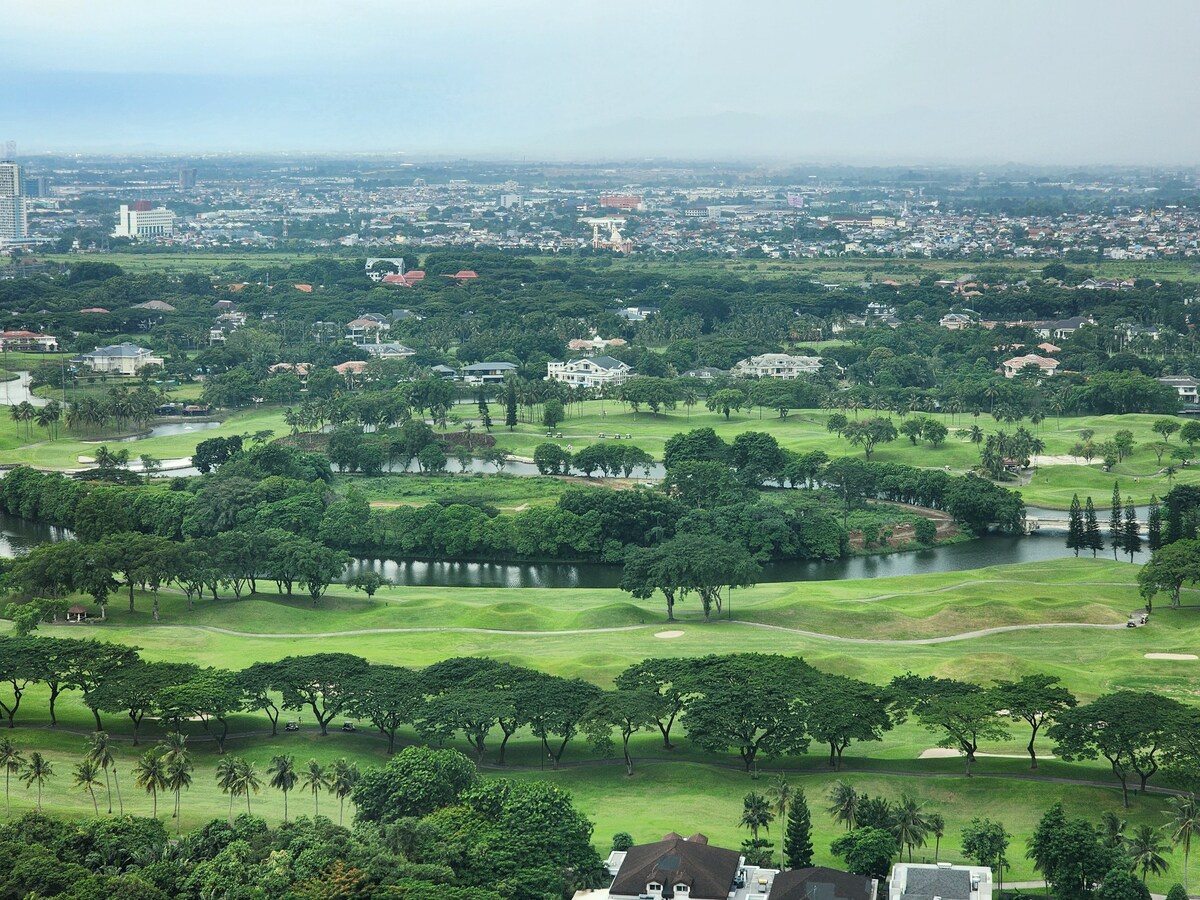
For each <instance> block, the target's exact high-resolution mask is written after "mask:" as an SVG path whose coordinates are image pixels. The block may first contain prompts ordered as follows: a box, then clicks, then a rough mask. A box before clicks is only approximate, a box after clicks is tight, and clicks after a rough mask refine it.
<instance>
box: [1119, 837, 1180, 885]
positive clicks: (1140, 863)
mask: <svg viewBox="0 0 1200 900" xmlns="http://www.w3.org/2000/svg"><path fill="white" fill-rule="evenodd" d="M1125 849H1126V851H1127V852H1128V853H1129V857H1130V859H1132V860H1133V866H1134V868H1135V869H1141V870H1142V884H1145V883H1146V875H1147V874H1149V873H1150V872H1153V873H1154V874H1155V875H1161V874H1162V873H1163V872H1165V871H1167V869H1168V868H1169V867H1170V864H1169V863H1168V862H1167V861H1166V859H1164V858H1163V853H1164V852H1166V849H1167V846H1166V844H1164V843H1163V841H1162V838H1161V835H1160V832H1159V829H1157V828H1154V827H1152V826H1150V825H1139V826H1138V827H1137V828H1136V829H1134V832H1133V835H1132V836H1131V837H1130V838H1129V840H1128V841H1127V842H1126V843H1125Z"/></svg>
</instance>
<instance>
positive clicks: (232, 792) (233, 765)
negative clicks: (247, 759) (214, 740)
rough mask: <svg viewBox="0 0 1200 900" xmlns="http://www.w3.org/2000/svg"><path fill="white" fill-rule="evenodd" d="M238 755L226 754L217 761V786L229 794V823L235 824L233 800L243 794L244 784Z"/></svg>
mask: <svg viewBox="0 0 1200 900" xmlns="http://www.w3.org/2000/svg"><path fill="white" fill-rule="evenodd" d="M238 762H239V760H238V757H236V756H226V757H225V758H223V759H222V760H221V761H220V762H219V763H217V771H216V777H217V787H219V788H220V789H221V793H222V794H227V795H228V796H229V824H230V825H232V824H233V801H234V799H236V798H237V797H240V796H241V795H242V784H241V781H240V779H239V775H238Z"/></svg>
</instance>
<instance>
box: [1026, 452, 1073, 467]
mask: <svg viewBox="0 0 1200 900" xmlns="http://www.w3.org/2000/svg"><path fill="white" fill-rule="evenodd" d="M1029 464H1030V465H1031V466H1086V465H1088V461H1087V460H1086V459H1084V458H1083V457H1081V456H1066V455H1061V456H1052V455H1046V454H1038V455H1037V456H1032V457H1030V458H1029Z"/></svg>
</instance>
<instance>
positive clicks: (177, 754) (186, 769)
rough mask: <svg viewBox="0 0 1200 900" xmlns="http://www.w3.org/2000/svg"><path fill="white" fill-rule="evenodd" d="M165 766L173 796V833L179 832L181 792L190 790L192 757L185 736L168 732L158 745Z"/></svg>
mask: <svg viewBox="0 0 1200 900" xmlns="http://www.w3.org/2000/svg"><path fill="white" fill-rule="evenodd" d="M158 746H159V750H161V751H162V754H163V762H164V763H166V766H167V789H168V790H169V791H170V792H171V793H173V794H174V795H175V811H174V812H173V813H172V814H171V816H172V818H174V819H175V833H176V834H179V831H180V825H181V823H180V804H181V802H182V797H183V792H184V791H185V790H191V788H192V769H193V766H192V755H191V753H189V752H188V749H187V735H185V734H180V733H179V732H170V733H168V734H167V736H166V737H165V738H164V739H163V742H162V743H161V744H159V745H158Z"/></svg>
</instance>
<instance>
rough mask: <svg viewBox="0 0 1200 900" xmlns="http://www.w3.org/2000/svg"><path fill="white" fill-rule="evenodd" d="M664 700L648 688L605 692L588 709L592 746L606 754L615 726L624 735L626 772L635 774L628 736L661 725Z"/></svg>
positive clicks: (585, 726)
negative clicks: (660, 718)
mask: <svg viewBox="0 0 1200 900" xmlns="http://www.w3.org/2000/svg"><path fill="white" fill-rule="evenodd" d="M661 705H662V702H661V698H660V697H659V696H658V694H656V693H654V692H653V691H651V690H648V689H645V688H643V689H640V690H625V691H622V690H616V691H603V692H601V694H600V695H599V697H598V698H597V699H596V701H595V702H594V703H593V704H592V706H591V708H590V709H589V710H588V711H587V713H586V714H585V718H584V729H585V730H586V731H587V732H588V733H589V735H590V736H591V738H592V745H593V746H594V747H595V748H596V749H597V750H598V751H599V752H601V753H604V754H605V755H607V753H608V752H609V748H610V747H611V745H612V740H611V738H610V735H611V734H612V730H613V729H614V728H615V729H617V732H618V733H619V734H620V735H621V753H622V756H623V758H624V760H625V774H626V775H632V774H633V757H632V756H631V755H630V753H629V739H630V738H631V737H632V736H633V735H634V734H635V733H637V732H639V731H642V730H643V729H652V728H654V727H655V725H657V724H658V716H659V710H660V708H661Z"/></svg>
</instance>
